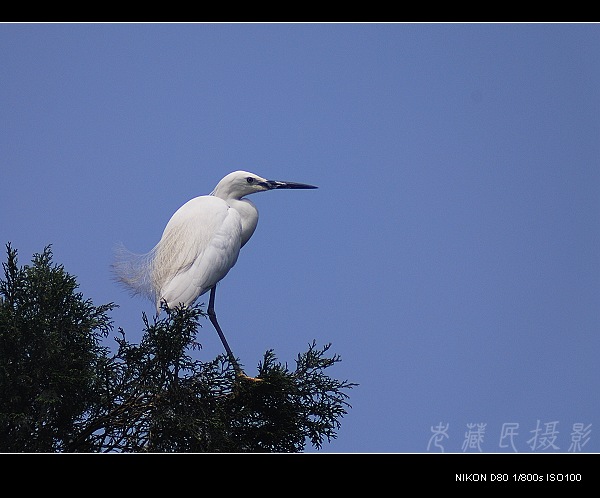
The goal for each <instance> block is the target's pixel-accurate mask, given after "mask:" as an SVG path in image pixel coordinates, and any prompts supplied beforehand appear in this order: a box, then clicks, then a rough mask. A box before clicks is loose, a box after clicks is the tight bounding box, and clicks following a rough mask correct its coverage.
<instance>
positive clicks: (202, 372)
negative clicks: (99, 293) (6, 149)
mask: <svg viewBox="0 0 600 498" xmlns="http://www.w3.org/2000/svg"><path fill="white" fill-rule="evenodd" d="M51 257H52V253H51V252H50V249H49V247H48V248H46V249H45V250H44V252H43V253H42V254H41V255H34V258H33V260H32V262H33V264H32V266H25V267H24V268H21V269H19V268H18V267H17V259H16V251H14V250H12V249H11V247H10V245H9V246H8V260H7V263H5V264H4V270H5V280H3V281H0V451H31V452H49V451H61V452H299V451H302V450H303V449H304V448H305V445H306V443H307V442H310V444H312V445H313V446H314V447H316V448H321V447H322V445H323V443H324V442H325V440H327V441H331V439H332V438H335V437H336V436H337V431H338V430H339V428H340V419H341V418H342V417H343V416H344V415H345V414H346V413H347V412H346V409H347V408H348V407H350V405H349V404H348V403H347V400H348V396H347V394H346V393H345V392H344V391H345V390H347V389H350V388H352V387H354V386H355V385H356V384H352V383H349V382H347V381H338V380H335V379H332V378H331V377H329V376H328V375H326V374H325V373H324V370H325V369H327V368H329V367H331V366H333V365H334V364H335V363H337V362H339V361H340V358H339V357H338V356H337V355H333V356H332V357H327V356H326V353H327V352H328V350H329V348H330V345H326V346H324V347H323V348H320V349H319V348H317V347H316V344H315V342H313V343H312V344H309V348H308V350H307V351H306V352H305V353H302V354H299V355H298V357H297V360H296V368H295V370H294V371H290V370H288V367H287V364H286V365H283V364H281V363H280V362H278V361H277V359H276V357H275V355H274V353H273V351H271V350H270V351H267V352H266V353H265V355H264V358H263V360H262V361H261V362H260V363H259V366H258V371H259V374H258V378H259V379H260V380H251V379H247V378H244V377H241V376H238V375H236V373H235V370H234V368H233V366H232V365H231V363H230V362H229V361H228V359H227V356H226V355H220V356H218V357H217V358H215V359H214V360H213V361H209V362H201V361H199V360H196V359H193V358H192V356H191V352H192V351H194V350H196V349H198V348H199V345H198V344H197V343H196V342H195V337H196V332H197V330H198V327H199V326H200V319H201V318H205V317H206V315H205V313H204V312H203V311H202V310H201V309H200V308H199V307H197V306H193V307H188V308H174V309H165V313H163V314H161V316H162V318H158V317H155V318H154V319H153V321H152V322H150V320H148V318H147V317H146V316H145V315H143V323H144V333H143V336H142V339H141V341H140V344H139V345H137V344H132V343H130V342H128V341H127V340H126V337H125V332H124V331H123V330H122V329H120V328H119V329H118V333H119V335H118V336H117V337H116V338H115V340H116V341H117V345H118V350H117V352H116V353H114V354H112V355H110V354H109V350H108V348H106V347H103V346H101V343H100V339H102V338H105V337H106V336H107V335H108V333H109V331H110V330H112V324H111V322H110V320H109V319H108V317H107V316H106V312H107V311H109V310H111V309H112V308H113V307H114V306H115V305H114V304H112V303H110V304H107V305H104V306H100V307H94V306H93V305H92V303H91V302H90V301H89V300H87V301H86V300H83V298H82V296H81V294H79V293H76V292H75V290H76V288H77V285H76V282H75V279H74V278H73V277H71V276H70V275H69V274H67V273H66V272H65V271H64V269H63V268H62V266H56V265H54V266H53V265H52V264H51V259H52V258H51Z"/></svg>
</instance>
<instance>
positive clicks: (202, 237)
mask: <svg viewBox="0 0 600 498" xmlns="http://www.w3.org/2000/svg"><path fill="white" fill-rule="evenodd" d="M241 234H242V223H241V219H240V215H239V213H238V212H237V211H236V210H235V209H231V208H230V207H229V205H228V204H227V202H225V201H224V200H222V199H219V198H217V197H213V196H201V197H196V198H195V199H192V200H191V201H189V202H187V203H186V204H184V205H183V206H182V207H181V208H179V209H178V210H177V211H176V212H175V214H174V215H173V217H172V218H171V219H170V220H169V223H168V224H167V226H166V227H165V230H164V232H163V236H162V238H161V240H160V242H159V243H158V244H157V246H156V247H155V249H154V251H155V254H154V258H153V281H154V288H155V289H156V294H157V298H158V302H159V303H160V301H162V300H164V301H166V303H167V305H168V306H169V307H173V306H176V305H178V304H180V303H182V304H185V305H190V304H192V303H193V302H194V301H195V300H196V299H197V298H198V297H199V296H201V295H202V294H204V293H205V292H206V291H208V290H209V289H210V288H211V287H212V286H214V285H215V284H216V283H217V282H218V281H219V280H221V279H222V278H223V277H224V276H225V275H226V274H227V272H228V271H229V270H230V269H231V268H232V267H233V265H234V264H235V263H236V261H237V258H238V255H239V252H240V247H241Z"/></svg>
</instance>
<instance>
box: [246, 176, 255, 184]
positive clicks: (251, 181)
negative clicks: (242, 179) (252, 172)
mask: <svg viewBox="0 0 600 498" xmlns="http://www.w3.org/2000/svg"><path fill="white" fill-rule="evenodd" d="M246 181H247V182H248V183H254V178H252V177H251V176H249V177H248V178H246Z"/></svg>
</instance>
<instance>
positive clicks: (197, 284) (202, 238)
mask: <svg viewBox="0 0 600 498" xmlns="http://www.w3.org/2000/svg"><path fill="white" fill-rule="evenodd" d="M313 188H317V187H315V186H314V185H306V184H304V183H294V182H283V181H275V180H267V179H265V178H262V177H260V176H258V175H255V174H254V173H249V172H247V171H234V172H233V173H230V174H228V175H227V176H225V177H224V178H223V179H222V180H221V181H220V182H219V183H218V184H217V186H216V187H215V189H214V190H213V191H212V192H211V193H210V195H202V196H200V197H195V198H194V199H191V200H190V201H188V202H186V203H185V204H184V205H183V206H181V207H180V208H179V209H178V210H177V211H176V212H175V214H173V216H172V217H171V219H170V220H169V222H168V223H167V226H166V227H165V229H164V232H163V234H162V237H161V239H160V241H159V242H158V244H156V246H155V247H154V248H153V249H152V250H151V251H150V252H149V253H147V254H142V255H136V254H133V253H130V252H129V251H127V250H126V249H124V248H121V250H120V251H118V253H117V260H116V262H115V263H114V264H113V270H114V271H115V273H116V276H117V279H118V280H119V281H120V282H122V283H123V284H124V285H125V286H127V287H128V288H129V289H130V290H132V291H133V293H134V294H142V295H146V296H147V297H149V298H150V299H152V300H153V301H154V302H155V303H156V311H157V314H158V313H160V310H161V305H166V306H167V307H168V308H172V307H174V306H177V305H183V306H190V305H192V304H193V303H194V302H195V301H196V300H197V299H198V298H199V297H200V296H202V295H203V294H205V293H206V292H208V291H210V298H209V304H208V310H207V312H208V316H209V319H210V321H211V323H212V324H213V325H214V327H215V329H216V331H217V333H218V334H219V337H220V339H221V342H222V343H223V346H224V347H225V350H226V351H227V355H228V357H229V360H230V361H231V363H232V365H233V367H234V369H235V371H236V373H237V374H238V375H240V376H244V377H247V376H246V375H245V374H244V373H243V371H242V369H241V368H240V366H239V365H238V363H237V361H236V359H235V357H234V355H233V353H232V352H231V348H230V347H229V345H228V344H227V340H226V339H225V335H224V334H223V331H222V330H221V327H220V326H219V323H218V322H217V315H216V313H215V307H214V305H215V292H216V286H217V283H218V282H219V281H220V280H222V279H223V277H225V275H227V273H228V272H229V270H230V269H231V268H232V267H233V265H235V263H236V261H237V259H238V255H239V252H240V249H241V248H242V247H243V246H244V245H245V244H246V242H248V240H249V239H250V237H251V236H252V234H253V233H254V230H255V229H256V225H257V223H258V210H257V209H256V206H255V205H254V204H253V203H252V202H251V201H250V200H248V199H246V198H245V197H244V196H246V195H249V194H253V193H255V192H264V191H267V190H275V189H313Z"/></svg>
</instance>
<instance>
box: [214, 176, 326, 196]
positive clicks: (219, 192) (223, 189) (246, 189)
mask: <svg viewBox="0 0 600 498" xmlns="http://www.w3.org/2000/svg"><path fill="white" fill-rule="evenodd" d="M309 188H317V187H315V186H314V185H307V184H305V183H296V182H283V181H278V180H267V179H266V178H263V177H261V176H258V175H255V174H254V173H249V172H248V171H234V172H233V173H229V174H228V175H227V176H225V177H224V178H223V179H222V180H221V181H220V182H219V183H218V184H217V186H216V187H215V189H214V190H213V191H212V192H211V194H210V195H214V196H215V197H220V198H221V199H232V198H233V199H241V198H242V197H244V196H245V195H249V194H254V193H255V192H264V191H265V190H275V189H309Z"/></svg>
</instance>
